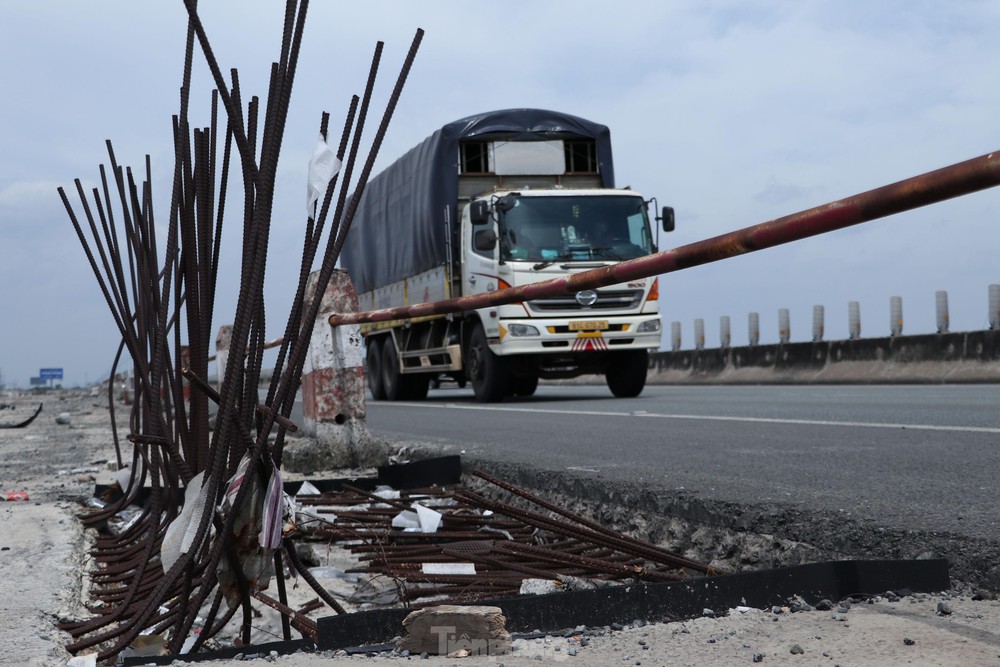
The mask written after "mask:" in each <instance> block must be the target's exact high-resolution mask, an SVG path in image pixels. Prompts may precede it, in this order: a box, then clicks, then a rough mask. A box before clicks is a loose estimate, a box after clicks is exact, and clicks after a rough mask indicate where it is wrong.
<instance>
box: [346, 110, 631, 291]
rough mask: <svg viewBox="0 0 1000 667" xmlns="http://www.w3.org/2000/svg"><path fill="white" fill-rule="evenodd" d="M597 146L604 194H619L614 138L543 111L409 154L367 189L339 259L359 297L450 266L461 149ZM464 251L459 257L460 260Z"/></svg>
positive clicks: (500, 117)
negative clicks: (549, 143)
mask: <svg viewBox="0 0 1000 667" xmlns="http://www.w3.org/2000/svg"><path fill="white" fill-rule="evenodd" d="M472 138H476V139H481V140H497V139H507V140H512V141H544V140H549V139H564V138H571V139H572V138H583V139H593V140H594V143H595V148H596V151H597V161H598V169H599V171H600V174H601V182H602V184H603V185H604V187H608V188H611V187H614V167H613V164H612V160H611V133H610V131H609V130H608V128H607V127H606V126H604V125H600V124H598V123H593V122H591V121H589V120H584V119H583V118H578V117H577V116H571V115H569V114H564V113H559V112H557V111H546V110H544V109H505V110H502V111H491V112H488V113H481V114H477V115H474V116H468V117H467V118H462V119H460V120H456V121H454V122H452V123H448V124H447V125H445V126H444V127H442V128H441V129H440V130H437V131H436V132H434V134H432V135H431V136H429V137H427V138H426V139H424V141H422V142H421V143H419V144H418V145H416V146H415V147H413V148H412V149H410V150H409V151H408V152H407V153H406V154H404V155H403V156H402V157H401V158H399V159H398V160H396V161H395V162H393V163H392V164H391V165H389V167H387V168H386V169H385V171H383V172H382V173H380V174H379V175H377V176H376V177H375V178H373V179H372V180H371V181H369V182H368V185H367V186H366V187H365V191H364V196H363V197H362V198H361V202H360V205H359V206H358V209H357V212H356V213H355V216H354V220H353V222H352V223H351V230H350V232H348V234H347V239H346V241H345V243H344V248H343V251H342V253H341V265H342V266H343V267H344V269H346V270H347V272H348V274H350V276H351V280H353V281H354V286H355V289H357V291H358V292H359V293H360V292H367V291H370V290H373V289H375V288H378V287H383V286H385V285H389V284H392V283H394V282H398V281H400V280H402V279H404V278H407V277H410V276H414V275H416V274H418V273H421V272H423V271H428V270H430V269H432V268H434V267H436V266H440V265H441V264H444V263H445V261H446V260H447V248H446V241H447V236H446V232H445V208H446V207H447V209H448V219H449V220H450V221H451V229H450V230H448V231H449V233H451V234H453V238H454V239H457V234H455V233H454V230H455V229H456V227H457V225H458V224H459V217H458V212H457V210H456V205H457V200H458V169H459V164H458V160H459V149H458V144H459V141H460V140H463V139H472ZM457 254H458V248H457V247H456V248H455V249H454V250H453V255H455V256H456V257H457Z"/></svg>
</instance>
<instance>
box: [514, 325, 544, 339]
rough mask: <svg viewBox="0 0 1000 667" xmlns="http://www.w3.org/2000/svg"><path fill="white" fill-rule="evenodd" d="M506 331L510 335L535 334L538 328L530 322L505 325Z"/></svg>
mask: <svg viewBox="0 0 1000 667" xmlns="http://www.w3.org/2000/svg"><path fill="white" fill-rule="evenodd" d="M507 333H509V334H510V335H511V336H537V335H538V329H537V328H535V327H533V326H531V325H530V324H511V325H510V326H509V327H507Z"/></svg>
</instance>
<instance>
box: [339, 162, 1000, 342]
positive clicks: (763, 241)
mask: <svg viewBox="0 0 1000 667" xmlns="http://www.w3.org/2000/svg"><path fill="white" fill-rule="evenodd" d="M997 185H1000V151H994V152H992V153H988V154H986V155H982V156H980V157H977V158H973V159H971V160H966V161H965V162H959V163H957V164H953V165H950V166H948V167H943V168H941V169H937V170H935V171H931V172H927V173H925V174H921V175H919V176H914V177H912V178H908V179H905V180H902V181H898V182H896V183H892V184H890V185H886V186H883V187H880V188H875V189H874V190H869V191H867V192H863V193H861V194H857V195H853V196H851V197H846V198H844V199H839V200H837V201H834V202H830V203H828V204H823V205H821V206H817V207H815V208H811V209H808V210H805V211H801V212H799V213H793V214H791V215H786V216H784V217H781V218H777V219H775V220H771V221H769V222H762V223H760V224H758V225H754V226H752V227H745V228H743V229H740V230H737V231H734V232H729V233H727V234H722V235H720V236H716V237H714V238H710V239H706V240H704V241H698V242H697V243H691V244H688V245H685V246H681V247H679V248H674V249H672V250H664V251H662V252H658V253H655V254H652V255H647V256H645V257H639V258H637V259H631V260H628V261H625V262H622V263H620V264H616V265H613V266H605V267H603V268H599V269H591V270H589V271H583V272H581V273H576V274H574V275H572V276H569V277H566V278H554V279H552V280H544V281H541V282H537V283H532V284H530V285H523V286H520V287H511V288H508V289H502V290H497V291H494V292H488V293H485V294H476V295H472V296H463V297H457V298H453V299H445V300H443V301H436V302H433V303H421V304H417V305H414V306H404V307H400V308H385V309H382V310H372V311H368V312H363V313H346V314H339V315H332V316H330V318H329V323H330V324H331V325H333V326H338V325H341V324H361V323H367V322H386V321H390V320H404V319H411V318H414V317H424V316H428V315H444V314H447V313H456V312H459V311H464V310H474V309H477V308H486V307H489V306H501V305H503V304H507V303H517V302H519V301H528V300H531V299H540V298H545V297H552V296H560V295H564V294H573V293H576V292H579V291H580V290H585V289H595V288H597V287H605V286H607V285H616V284H618V283H623V282H627V281H629V280H637V279H639V278H646V277H649V276H655V275H658V274H661V273H671V272H673V271H680V270H682V269H687V268H691V267H693V266H700V265H702V264H708V263H711V262H717V261H719V260H721V259H728V258H730V257H736V256H738V255H744V254H747V253H750V252H756V251H758V250H764V249H765V248H771V247H774V246H777V245H781V244H784V243H790V242H792V241H799V240H802V239H805V238H809V237H810V236H817V235H819V234H825V233H827V232H832V231H835V230H838V229H843V228H844V227H850V226H852V225H857V224H860V223H862V222H870V221H872V220H877V219H878V218H884V217H886V216H889V215H893V214H896V213H902V212H903V211H908V210H911V209H914V208H919V207H921V206H927V205H928V204H935V203H938V202H942V201H945V200H947V199H952V198H954V197H960V196H962V195H967V194H971V193H973V192H978V191H980V190H985V189H987V188H992V187H995V186H997Z"/></svg>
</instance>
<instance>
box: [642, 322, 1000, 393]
mask: <svg viewBox="0 0 1000 667" xmlns="http://www.w3.org/2000/svg"><path fill="white" fill-rule="evenodd" d="M649 368H650V373H649V378H648V382H649V383H651V384H674V383H677V384H684V383H703V384H763V383H785V384H799V383H816V384H824V383H829V384H835V383H948V382H951V383H973V382H984V383H990V382H1000V330H986V331H970V332H964V333H962V332H956V333H942V334H926V335H920V336H887V337H885V338H859V339H851V340H837V341H815V342H803V343H784V344H778V345H752V346H749V345H748V346H744V347H731V348H718V349H706V350H681V351H673V352H667V351H664V352H656V353H653V354H651V355H650V361H649Z"/></svg>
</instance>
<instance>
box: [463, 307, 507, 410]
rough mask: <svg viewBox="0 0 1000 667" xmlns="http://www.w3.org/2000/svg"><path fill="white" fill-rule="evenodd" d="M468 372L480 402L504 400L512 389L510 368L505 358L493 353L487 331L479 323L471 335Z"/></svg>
mask: <svg viewBox="0 0 1000 667" xmlns="http://www.w3.org/2000/svg"><path fill="white" fill-rule="evenodd" d="M468 362H469V364H468V368H467V370H466V374H467V375H468V376H469V380H470V381H471V382H472V390H473V391H474V392H475V393H476V400H477V401H479V402H480V403H495V402H496V401H502V400H503V399H504V397H506V396H507V393H508V392H509V391H510V370H509V369H508V368H507V364H506V363H504V360H503V359H502V358H500V357H498V356H497V355H495V354H493V351H492V350H491V349H490V346H489V344H488V343H487V342H486V332H485V331H484V330H483V326H482V325H481V324H477V325H476V327H475V328H474V329H473V330H472V336H470V337H469V354H468Z"/></svg>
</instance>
